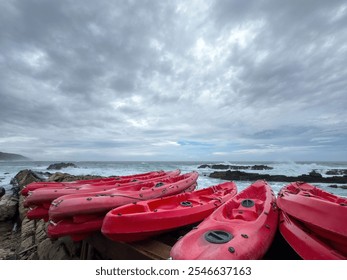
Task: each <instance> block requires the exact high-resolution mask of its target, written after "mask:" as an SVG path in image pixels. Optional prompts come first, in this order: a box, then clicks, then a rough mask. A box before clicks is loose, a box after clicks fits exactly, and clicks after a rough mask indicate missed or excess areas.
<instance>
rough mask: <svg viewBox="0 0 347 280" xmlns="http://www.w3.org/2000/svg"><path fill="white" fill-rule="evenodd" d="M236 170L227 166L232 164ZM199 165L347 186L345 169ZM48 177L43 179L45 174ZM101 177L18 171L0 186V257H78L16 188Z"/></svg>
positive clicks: (226, 173)
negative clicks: (292, 171)
mask: <svg viewBox="0 0 347 280" xmlns="http://www.w3.org/2000/svg"><path fill="white" fill-rule="evenodd" d="M233 167H234V168H236V169H237V170H231V169H232V168H233ZM199 168H210V169H217V170H218V169H219V170H222V171H212V172H211V173H210V174H209V175H208V176H210V177H212V178H219V179H224V180H234V181H255V180H258V179H264V180H267V181H269V182H271V181H274V182H294V181H305V182H308V183H331V184H332V185H330V187H333V188H337V187H338V188H344V189H347V186H346V185H341V184H347V175H346V174H347V170H341V169H339V170H332V171H331V173H330V174H331V175H332V176H329V177H324V176H323V175H322V174H320V173H318V172H317V171H315V170H312V171H311V172H310V173H309V174H302V175H300V176H285V175H269V174H260V173H254V172H245V171H240V169H246V170H247V169H248V170H269V169H271V167H268V166H263V165H258V166H256V165H255V166H241V168H240V166H237V167H235V166H231V165H228V166H222V165H215V166H213V165H207V166H200V167H199ZM47 177H48V179H44V178H47ZM94 178H101V176H91V175H86V176H74V175H70V174H67V173H61V172H55V173H49V172H45V173H36V172H33V171H31V170H22V171H20V172H19V173H18V174H17V175H16V176H15V177H14V178H13V180H12V181H11V184H12V185H13V193H11V194H10V193H7V192H5V190H4V189H3V188H2V189H1V188H0V260H10V259H19V260H67V259H80V257H81V254H82V251H83V248H82V245H83V243H82V242H73V241H72V240H71V239H70V238H69V237H63V238H59V239H56V240H51V239H49V238H48V237H47V234H46V228H47V224H46V223H45V222H44V221H43V220H40V221H33V220H29V219H28V218H26V211H27V209H25V208H24V207H23V197H22V196H20V195H19V192H20V191H21V190H22V189H23V187H24V186H26V185H28V184H30V183H32V182H40V181H54V182H68V181H76V180H84V179H94Z"/></svg>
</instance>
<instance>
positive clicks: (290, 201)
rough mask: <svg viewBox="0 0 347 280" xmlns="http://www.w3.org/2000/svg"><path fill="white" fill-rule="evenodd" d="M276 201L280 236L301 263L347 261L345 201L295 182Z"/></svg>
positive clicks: (345, 199)
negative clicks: (308, 261) (308, 260)
mask: <svg viewBox="0 0 347 280" xmlns="http://www.w3.org/2000/svg"><path fill="white" fill-rule="evenodd" d="M277 201H278V207H279V208H280V209H281V218H280V226H279V229H280V232H281V234H282V235H283V237H284V238H285V239H286V241H287V242H288V243H289V244H290V245H291V247H292V248H293V249H294V250H295V251H296V252H297V253H298V254H299V255H300V256H301V257H302V258H303V259H311V260H313V259H321V260H325V259H347V224H346V221H347V218H346V217H347V198H342V197H339V196H336V195H333V194H330V193H328V192H325V191H323V190H322V189H319V188H317V187H315V186H312V185H310V184H307V183H303V182H295V183H291V184H289V185H287V186H285V187H283V188H282V189H281V190H280V192H279V194H278V199H277Z"/></svg>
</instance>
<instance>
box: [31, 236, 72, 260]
mask: <svg viewBox="0 0 347 280" xmlns="http://www.w3.org/2000/svg"><path fill="white" fill-rule="evenodd" d="M67 243H70V245H67ZM69 246H74V245H73V242H72V241H68V238H59V239H57V240H54V241H52V240H50V239H48V238H47V239H45V240H43V241H42V242H40V243H39V245H38V246H37V255H38V258H39V259H40V260H71V259H77V256H76V255H72V254H71V252H70V251H69V249H68V247H69Z"/></svg>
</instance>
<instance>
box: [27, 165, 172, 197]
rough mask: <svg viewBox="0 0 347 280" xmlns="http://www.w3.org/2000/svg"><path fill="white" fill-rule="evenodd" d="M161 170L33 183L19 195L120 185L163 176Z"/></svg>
mask: <svg viewBox="0 0 347 280" xmlns="http://www.w3.org/2000/svg"><path fill="white" fill-rule="evenodd" d="M164 173H165V172H164V171H162V170H159V171H150V172H146V173H139V174H133V175H123V176H115V177H109V178H100V179H89V180H77V181H72V182H33V183H30V184H28V185H26V186H25V187H24V188H23V189H22V190H21V194H22V195H23V196H27V195H28V193H29V192H30V191H33V190H36V189H41V188H65V187H67V188H74V187H75V188H78V187H79V186H81V185H94V184H108V183H110V182H111V183H113V182H114V183H117V182H118V183H120V182H121V181H122V180H125V181H129V180H132V179H136V178H141V177H147V176H156V175H160V174H164Z"/></svg>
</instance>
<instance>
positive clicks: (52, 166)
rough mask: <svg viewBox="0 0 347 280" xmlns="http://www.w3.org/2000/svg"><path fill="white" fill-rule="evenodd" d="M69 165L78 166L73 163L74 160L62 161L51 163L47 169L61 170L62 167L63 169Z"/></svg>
mask: <svg viewBox="0 0 347 280" xmlns="http://www.w3.org/2000/svg"><path fill="white" fill-rule="evenodd" d="M67 167H73V168H76V167H77V165H76V164H74V163H72V162H67V163H65V162H60V163H53V164H50V165H49V166H48V167H47V170H53V169H54V170H60V169H63V168H67Z"/></svg>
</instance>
